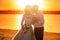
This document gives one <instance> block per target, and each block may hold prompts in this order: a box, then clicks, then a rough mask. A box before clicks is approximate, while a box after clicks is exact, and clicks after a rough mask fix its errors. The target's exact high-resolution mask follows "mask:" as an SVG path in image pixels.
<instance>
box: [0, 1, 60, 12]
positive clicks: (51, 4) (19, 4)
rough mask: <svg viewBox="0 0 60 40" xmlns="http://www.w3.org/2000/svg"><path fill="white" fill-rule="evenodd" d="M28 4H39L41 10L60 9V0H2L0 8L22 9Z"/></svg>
mask: <svg viewBox="0 0 60 40" xmlns="http://www.w3.org/2000/svg"><path fill="white" fill-rule="evenodd" d="M27 4H30V5H33V4H37V5H39V7H40V10H48V11H49V10H50V11H51V10H52V11H54V10H60V0H0V10H22V9H24V7H25V6H26V5H27Z"/></svg>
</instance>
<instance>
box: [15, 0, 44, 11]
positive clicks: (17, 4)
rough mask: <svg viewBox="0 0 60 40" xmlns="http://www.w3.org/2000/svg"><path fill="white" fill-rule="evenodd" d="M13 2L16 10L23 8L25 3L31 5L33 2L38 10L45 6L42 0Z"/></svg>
mask: <svg viewBox="0 0 60 40" xmlns="http://www.w3.org/2000/svg"><path fill="white" fill-rule="evenodd" d="M14 4H15V5H16V7H17V9H18V10H23V9H24V8H25V6H26V5H31V6H33V5H34V4H36V5H38V6H39V9H40V10H43V9H44V8H45V5H44V0H15V1H14Z"/></svg>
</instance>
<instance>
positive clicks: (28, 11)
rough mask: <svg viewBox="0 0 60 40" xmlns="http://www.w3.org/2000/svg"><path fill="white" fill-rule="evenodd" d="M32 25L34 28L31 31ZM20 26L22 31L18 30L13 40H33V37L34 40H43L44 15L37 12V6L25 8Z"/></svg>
mask: <svg viewBox="0 0 60 40" xmlns="http://www.w3.org/2000/svg"><path fill="white" fill-rule="evenodd" d="M32 25H33V26H34V30H33V29H32ZM21 26H22V30H23V31H22V30H20V31H19V32H18V33H17V34H16V36H15V37H14V38H13V40H35V39H34V37H35V38H36V40H43V33H44V15H43V13H42V12H41V11H39V8H38V6H37V5H34V6H33V7H31V6H30V5H27V6H26V7H25V9H24V15H23V18H22V21H21ZM23 34H24V35H23ZM19 35H20V36H19Z"/></svg>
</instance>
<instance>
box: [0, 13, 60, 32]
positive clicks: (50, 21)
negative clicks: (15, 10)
mask: <svg viewBox="0 0 60 40" xmlns="http://www.w3.org/2000/svg"><path fill="white" fill-rule="evenodd" d="M22 17H23V14H0V29H12V30H18V29H20V28H21V20H22ZM44 21H45V23H44V31H45V32H55V33H60V14H57V15H56V14H44Z"/></svg>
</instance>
